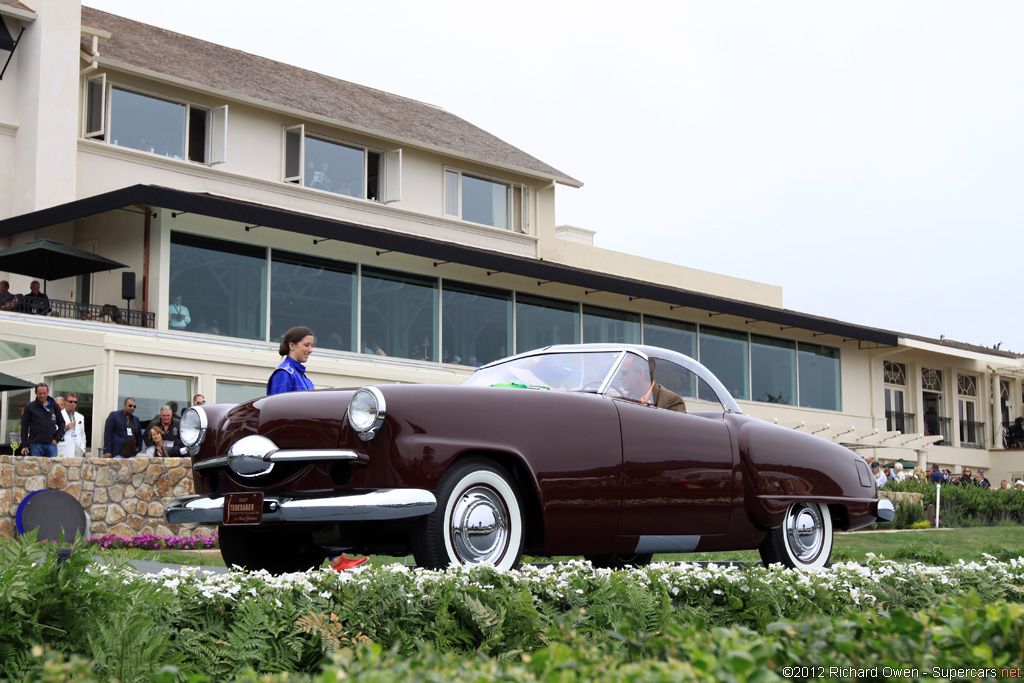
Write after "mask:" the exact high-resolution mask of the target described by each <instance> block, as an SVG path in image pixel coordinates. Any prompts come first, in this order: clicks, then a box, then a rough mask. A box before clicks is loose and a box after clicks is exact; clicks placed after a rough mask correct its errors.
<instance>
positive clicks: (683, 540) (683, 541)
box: [633, 536, 700, 553]
mask: <svg viewBox="0 0 1024 683" xmlns="http://www.w3.org/2000/svg"><path fill="white" fill-rule="evenodd" d="M698 543H700V536H641V537H640V538H639V539H637V542H636V550H635V551H633V552H637V553H692V552H693V551H694V550H696V549H697V544H698Z"/></svg>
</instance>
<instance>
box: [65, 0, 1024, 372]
mask: <svg viewBox="0 0 1024 683" xmlns="http://www.w3.org/2000/svg"><path fill="white" fill-rule="evenodd" d="M85 4H87V5H89V6H91V7H96V8H98V9H102V10H105V11H109V12H113V13H115V14H120V15H122V16H126V17H130V18H132V19H136V20H139V21H144V22H146V23H150V24H154V25H157V26H161V27H163V28H167V29H170V30H173V31H178V32H181V33H186V34H190V35H193V36H196V37H199V38H202V39H204V40H209V41H213V42H216V43H220V44H222V45H228V46H230V47H234V48H237V49H240V50H245V51H246V52H251V53H255V54H258V55H262V56H265V57H270V58H272V59H277V60H280V61H283V62H288V63H290V64H295V65H298V66H301V67H304V68H308V69H313V70H315V71H319V72H322V73H325V74H329V75H331V76H335V77H338V78H342V79H345V80H349V81H354V82H356V83H360V84H363V85H367V86H371V87H374V88H379V89H381V90H386V91H389V92H393V93H396V94H399V95H404V96H406V97H411V98H414V99H417V100H422V101H425V102H429V103H431V104H436V105H439V106H442V107H444V108H445V109H448V110H449V111H452V112H454V113H455V114H457V115H459V116H461V117H463V118H465V119H467V120H468V121H470V122H472V123H474V124H476V125H478V126H480V127H481V128H483V129H485V130H487V131H489V132H491V133H493V134H495V135H497V136H498V137H501V138H503V139H505V140H507V141H508V142H510V143H512V144H514V145H516V146H517V147H520V148H521V149H523V150H525V151H526V152H528V153H530V154H532V155H533V156H535V157H537V158H539V159H542V160H543V161H545V162H547V163H549V164H551V165H552V166H554V167H555V168H558V169H559V170H561V171H563V172H564V173H567V174H568V175H570V176H573V177H575V178H577V179H579V180H581V181H583V182H584V183H585V186H584V187H583V188H582V189H572V188H565V187H560V188H559V189H558V194H557V207H556V211H557V221H558V223H559V224H570V225H576V226H579V227H583V228H587V229H589V230H594V231H596V232H597V235H596V237H595V244H596V245H597V246H600V247H605V248H608V249H615V250H618V251H625V252H630V253H634V254H639V255H641V256H648V257H651V258H657V259H660V260H665V261H671V262H673V263H678V264H682V265H685V266H690V267H693V268H700V269H703V270H708V271H712V272H717V273H724V274H727V275H733V276H736V277H742V278H746V279H750V280H756V281H759V282H766V283H770V284H774V285H781V286H782V287H783V296H784V303H785V306H786V307H787V308H790V309H794V310H798V311H803V312H807V313H814V314H817V315H825V316H829V317H833V318H838V319H840V320H843V321H847V322H851V323H856V324H862V325H869V326H874V327H882V328H886V329H891V330H896V331H900V332H907V333H911V334H917V335H924V336H928V337H935V338H937V337H939V336H940V335H945V336H946V337H947V338H952V339H957V340H960V341H965V342H969V343H974V344H981V345H985V346H994V345H995V344H997V343H1000V342H1001V343H1002V348H1003V349H1009V350H1013V351H1017V352H1020V353H1024V234H1022V233H1024V230H1022V218H1024V40H1022V39H1021V36H1022V35H1024V2H1019V1H1018V0H1007V1H1005V2H1000V1H994V0H985V2H966V1H961V2H943V1H940V0H920V1H913V2H892V1H886V2H872V1H861V2H847V3H842V4H840V3H823V2H819V1H817V0H814V1H808V2H794V1H789V0H784V1H779V0H773V1H772V2H764V1H763V0H758V1H756V2H755V1H749V2H740V1H730V2H718V1H713V0H703V1H701V2H693V1H688V0H673V1H671V2H668V1H665V2H658V3H646V2H635V3H628V4H625V3H610V2H594V1H593V0H590V1H588V2H559V1H558V0H544V1H538V0H521V1H520V2H517V3H512V4H508V3H487V2H480V0H470V1H463V0H458V1H450V0H441V1H440V2H432V3H427V2H423V1H422V0H387V1H386V2H348V1H343V0H318V1H310V0H307V1H302V0H292V1H291V2H280V0H274V1H273V2H271V1H269V0H245V1H244V2H242V1H237V2H229V1H227V0H202V1H199V0H176V1H175V2H139V1H138V0H86V2H85ZM101 52H102V47H101ZM635 275H637V276H642V274H641V273H637V274H635Z"/></svg>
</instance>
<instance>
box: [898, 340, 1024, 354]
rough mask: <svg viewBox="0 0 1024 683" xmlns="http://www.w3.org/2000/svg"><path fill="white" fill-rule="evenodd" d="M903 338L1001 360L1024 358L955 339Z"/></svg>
mask: <svg viewBox="0 0 1024 683" xmlns="http://www.w3.org/2000/svg"><path fill="white" fill-rule="evenodd" d="M900 336H901V337H905V338H907V339H916V340H917V341H922V342H926V343H929V344H936V345H938V346H945V347H947V348H950V349H956V350H958V351H970V352H972V353H983V354H986V355H989V356H999V357H1001V358H1024V354H1021V353H1014V352H1013V351H1005V350H1003V349H997V348H994V347H991V346H979V345H978V344H968V343H966V342H960V341H956V340H954V339H946V338H945V337H940V338H939V339H930V338H929V337H919V336H918V335H916V334H900Z"/></svg>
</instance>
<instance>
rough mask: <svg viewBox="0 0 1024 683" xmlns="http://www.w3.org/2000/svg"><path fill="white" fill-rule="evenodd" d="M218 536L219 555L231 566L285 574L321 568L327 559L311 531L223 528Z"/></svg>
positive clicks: (220, 528)
mask: <svg viewBox="0 0 1024 683" xmlns="http://www.w3.org/2000/svg"><path fill="white" fill-rule="evenodd" d="M218 535H219V536H220V554H221V557H223V558H224V564H226V565H227V566H228V567H231V566H233V565H238V566H240V567H242V568H244V569H248V570H250V571H258V570H260V569H266V570H267V571H268V572H270V573H271V574H285V573H288V572H302V571H306V570H307V569H310V568H313V567H319V566H320V564H321V563H322V562H323V561H324V558H325V557H326V555H325V553H324V551H323V548H321V547H320V546H318V545H316V544H315V543H314V542H313V536H312V534H310V533H309V532H308V531H298V530H294V529H256V528H252V527H236V526H221V527H219V530H218Z"/></svg>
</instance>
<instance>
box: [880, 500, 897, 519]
mask: <svg viewBox="0 0 1024 683" xmlns="http://www.w3.org/2000/svg"><path fill="white" fill-rule="evenodd" d="M895 516H896V508H895V507H893V504H892V501H891V500H886V499H884V498H883V499H882V500H879V501H878V521H879V522H891V521H892V520H893V518H894V517H895Z"/></svg>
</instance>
